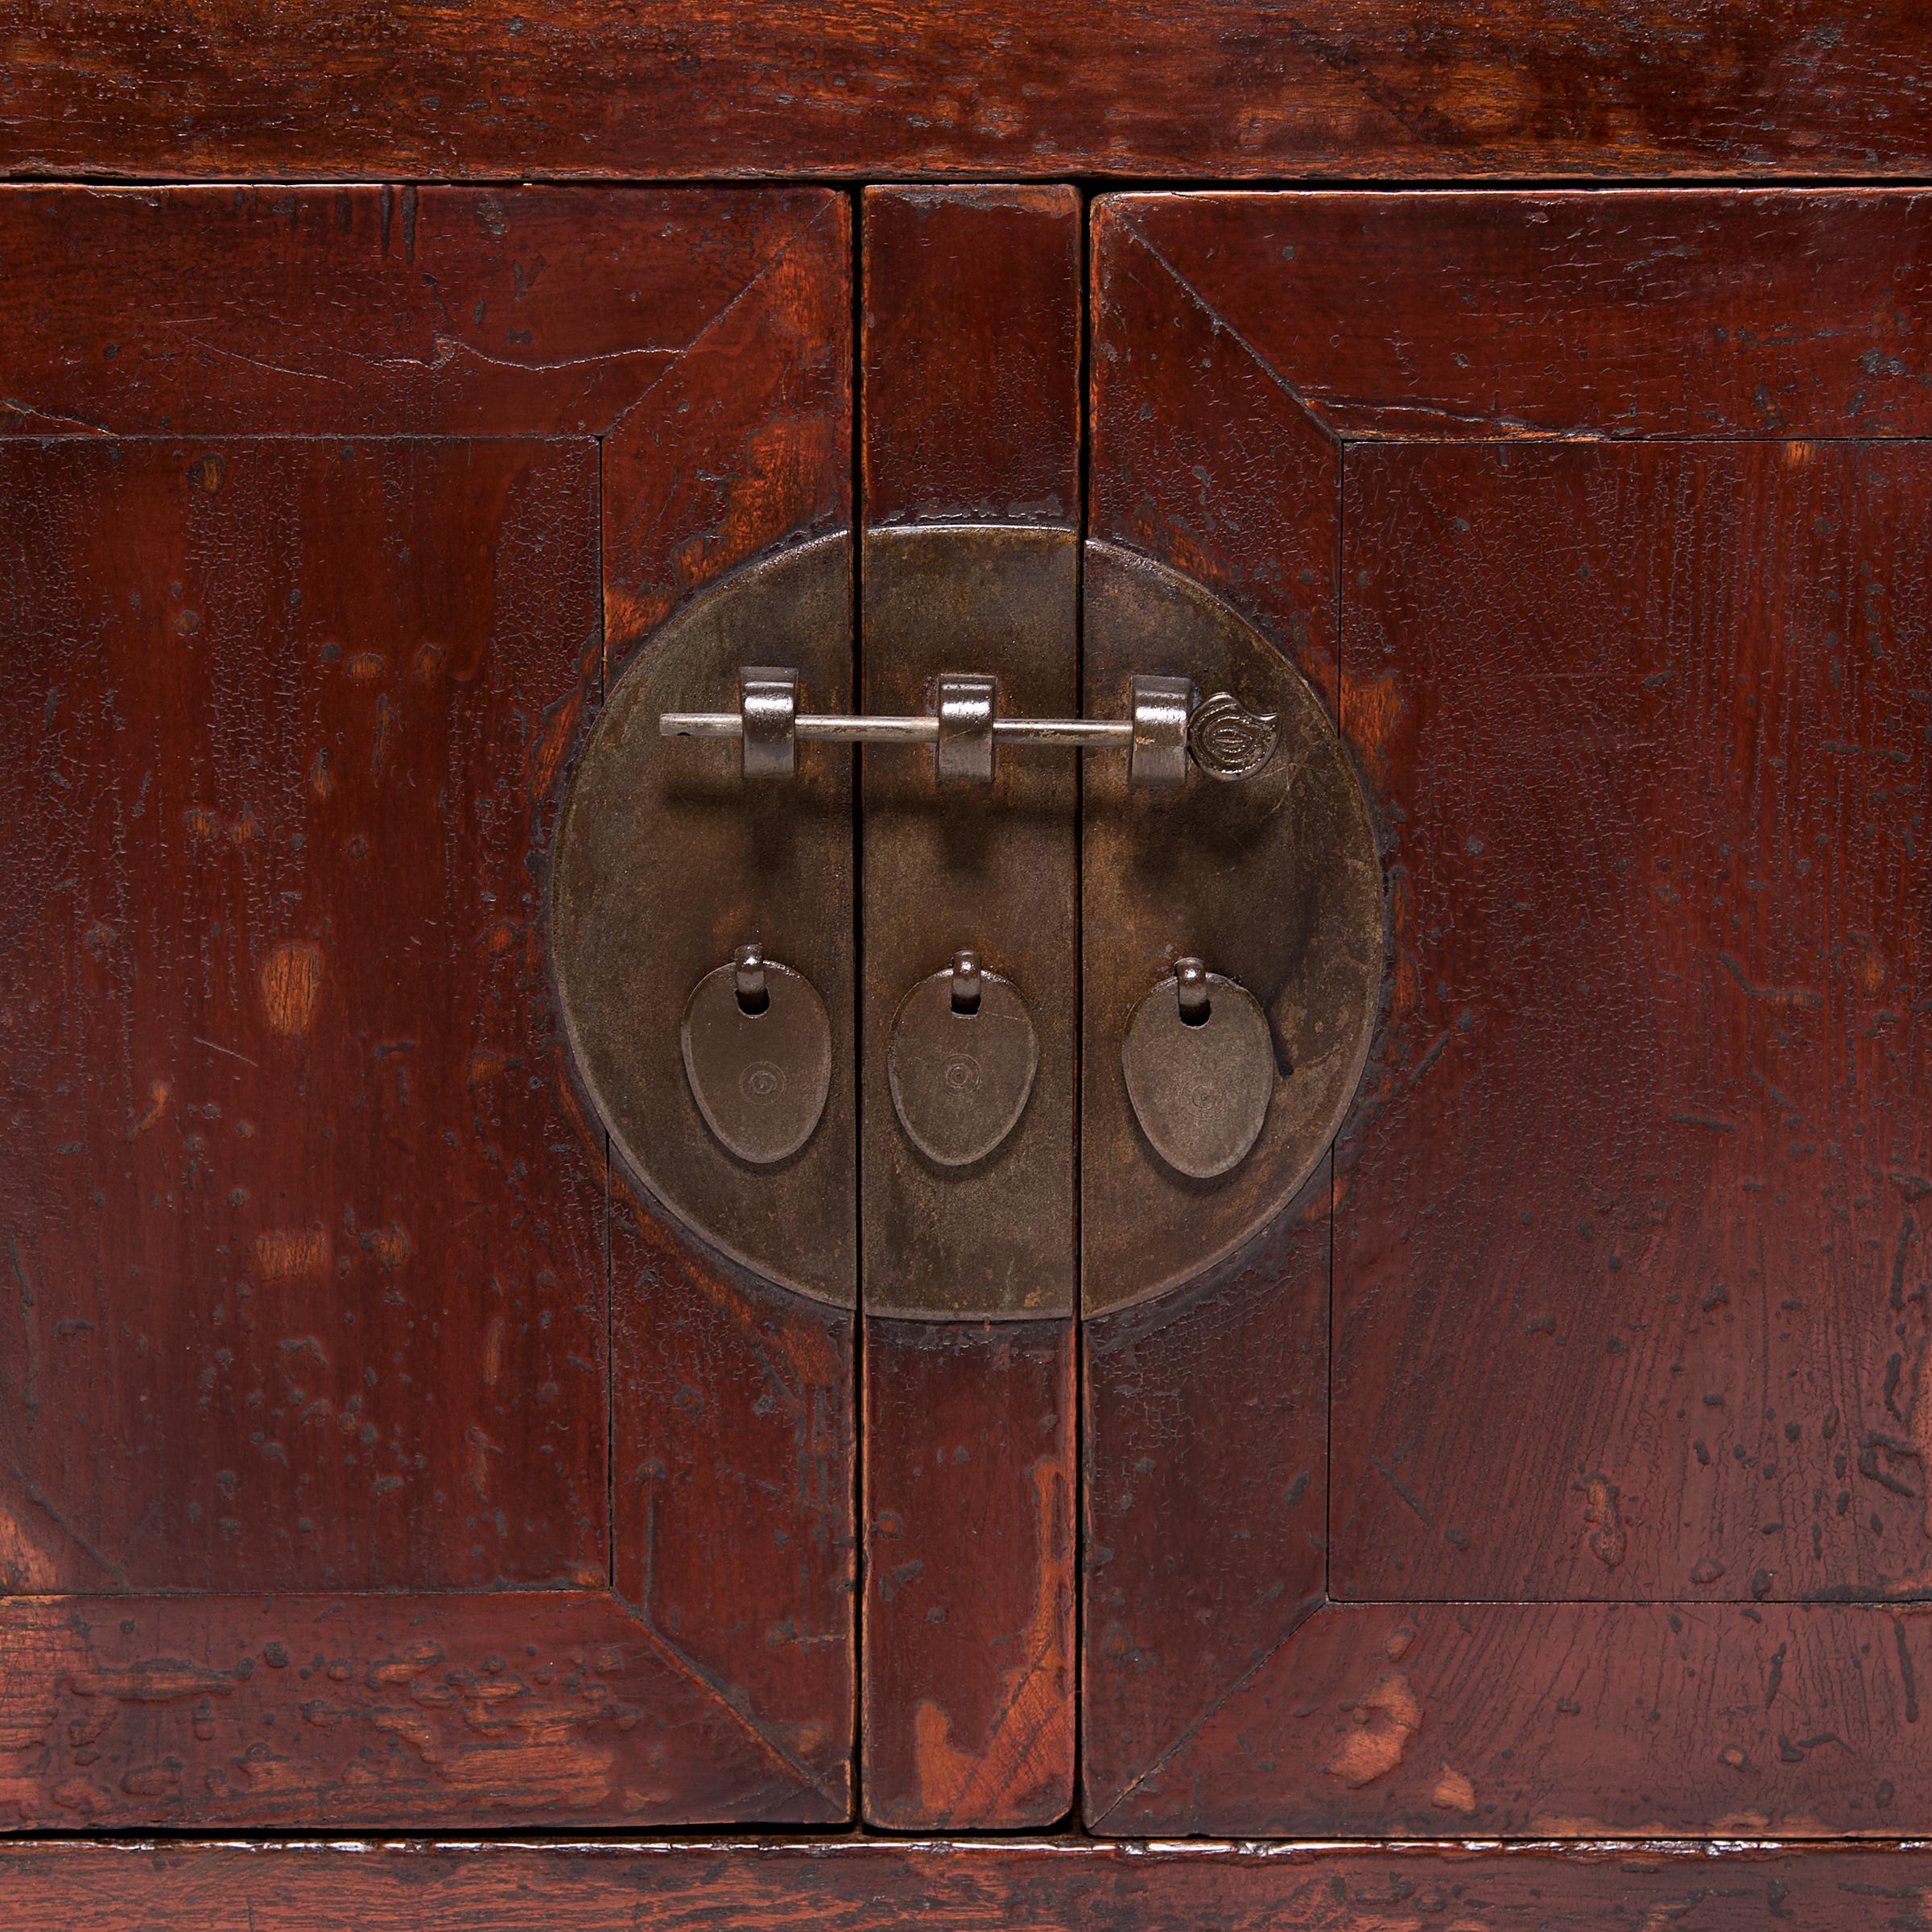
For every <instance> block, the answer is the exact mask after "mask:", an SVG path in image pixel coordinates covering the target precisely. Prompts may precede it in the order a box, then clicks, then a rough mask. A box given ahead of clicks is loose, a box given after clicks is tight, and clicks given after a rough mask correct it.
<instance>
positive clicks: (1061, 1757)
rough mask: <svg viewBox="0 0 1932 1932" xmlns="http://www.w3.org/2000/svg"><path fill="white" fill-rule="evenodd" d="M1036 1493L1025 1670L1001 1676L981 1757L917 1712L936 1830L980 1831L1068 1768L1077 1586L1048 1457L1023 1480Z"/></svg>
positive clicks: (918, 1745)
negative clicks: (1069, 1648) (1069, 1642)
mask: <svg viewBox="0 0 1932 1932" xmlns="http://www.w3.org/2000/svg"><path fill="white" fill-rule="evenodd" d="M1027 1475H1028V1476H1029V1477H1030V1480H1031V1482H1032V1484H1033V1491H1034V1597H1033V1606H1032V1611H1031V1614H1030V1616H1029V1617H1028V1619H1027V1622H1026V1629H1025V1630H1024V1632H1023V1633H1021V1636H1020V1640H1019V1645H1018V1649H1019V1653H1020V1656H1021V1658H1022V1662H1020V1663H1019V1664H1018V1665H1017V1666H1015V1667H1014V1668H1013V1669H1012V1670H1008V1671H1007V1672H1006V1673H1005V1685H1004V1687H1003V1695H1002V1696H1001V1700H1000V1705H999V1708H998V1711H997V1714H996V1715H995V1716H994V1719H993V1723H992V1724H991V1725H990V1727H989V1729H988V1732H987V1736H986V1745H985V1750H984V1751H980V1752H975V1751H972V1750H971V1749H967V1748H961V1747H960V1745H958V1744H955V1743H954V1741H953V1736H952V1729H953V1727H952V1718H951V1717H950V1716H948V1715H947V1713H946V1711H943V1709H942V1708H941V1707H939V1705H938V1704H936V1703H932V1702H931V1700H930V1699H922V1700H921V1701H920V1703H919V1706H918V1707H917V1708H916V1709H915V1710H914V1712H913V1719H912V1743H913V1768H914V1777H915V1778H916V1779H917V1781H918V1788H919V1808H920V1810H921V1812H922V1813H923V1815H924V1816H925V1817H926V1818H929V1819H931V1821H932V1822H933V1823H935V1824H941V1825H944V1826H947V1827H958V1826H965V1825H972V1824H976V1823H980V1822H982V1821H984V1820H985V1819H987V1818H992V1817H994V1816H996V1815H997V1814H998V1813H999V1812H1000V1811H1001V1810H1003V1809H1004V1808H1005V1806H1006V1804H1007V1802H1009V1800H1010V1799H1011V1798H1012V1797H1013V1796H1014V1795H1015V1794H1026V1793H1028V1792H1031V1791H1034V1790H1038V1788H1039V1787H1040V1786H1041V1785H1042V1784H1043V1783H1044V1782H1045V1781H1047V1779H1048V1778H1049V1777H1051V1776H1052V1775H1053V1774H1054V1773H1055V1769H1056V1768H1057V1767H1058V1766H1059V1765H1062V1764H1063V1763H1065V1762H1066V1761H1067V1752H1068V1750H1069V1748H1070V1747H1071V1740H1070V1739H1069V1737H1068V1736H1067V1729H1068V1726H1069V1724H1070V1723H1071V1707H1070V1703H1069V1700H1068V1699H1067V1694H1066V1693H1067V1654H1066V1637H1067V1611H1068V1609H1069V1608H1070V1607H1071V1591H1072V1587H1073V1577H1072V1570H1071V1563H1069V1561H1068V1554H1067V1543H1068V1539H1067V1537H1066V1536H1065V1535H1063V1534H1062V1530H1063V1525H1064V1523H1065V1520H1066V1510H1067V1494H1066V1472H1065V1471H1064V1470H1063V1468H1061V1466H1060V1464H1059V1463H1058V1462H1057V1461H1055V1460H1054V1459H1052V1458H1051V1457H1044V1456H1043V1457H1042V1458H1041V1459H1040V1460H1039V1461H1038V1462H1036V1463H1034V1465H1033V1467H1032V1468H1030V1470H1029V1471H1028V1472H1027Z"/></svg>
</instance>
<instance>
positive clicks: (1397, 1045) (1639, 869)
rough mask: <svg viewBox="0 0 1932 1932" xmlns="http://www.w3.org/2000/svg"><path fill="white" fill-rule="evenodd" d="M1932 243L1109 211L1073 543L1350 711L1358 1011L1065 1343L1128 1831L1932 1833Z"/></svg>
mask: <svg viewBox="0 0 1932 1932" xmlns="http://www.w3.org/2000/svg"><path fill="white" fill-rule="evenodd" d="M1929 241H1932V202H1929V201H1927V200H1926V199H1924V198H1922V197H1921V196H1917V195H1915V194H1913V193H1911V192H1903V191H1900V192H1872V193H1847V192H1809V191H1798V192H1736V191H1731V190H1711V191H1686V192H1667V193H1665V192H1649V193H1643V192H1628V193H1626V192H1616V193H1572V194H1494V195H1480V196H1479V195H1472V194H1426V193H1418V194H1399V195H1388V194H1375V195H1357V194H1314V195H1278V194H1253V195H1243V194H1227V195H1224V194H1214V195H1198V196H1195V195H1149V196H1110V197H1107V198H1104V199H1103V200H1101V201H1100V203H1099V204H1097V208H1096V227H1095V231H1094V237H1093V248H1092V260H1093V280H1092V303H1093V309H1092V317H1093V319H1092V328H1093V336H1094V354H1093V357H1092V425H1093V429H1092V435H1093V449H1092V482H1091V488H1092V499H1091V519H1092V527H1093V530H1094V532H1095V534H1096V535H1098V536H1100V537H1102V538H1104V539H1108V540H1110V541H1113V542H1115V543H1121V544H1123V545H1126V546H1129V547H1134V548H1137V549H1140V550H1141V551H1146V552H1148V553H1150V554H1151V555H1154V556H1155V557H1157V558H1159V559H1162V560H1164V561H1166V562H1169V563H1170V564H1174V565H1175V566H1176V567H1178V568H1182V569H1184V570H1187V571H1188V572H1191V574H1193V575H1195V576H1198V577H1199V578H1201V579H1202V580H1204V581H1206V582H1207V583H1208V584H1210V585H1211V586H1212V587H1213V588H1216V590H1218V591H1219V592H1220V594H1221V595H1222V596H1224V597H1226V598H1227V599H1228V600H1229V601H1231V602H1232V603H1233V604H1234V605H1236V607H1237V608H1238V609H1241V611H1243V612H1244V613H1245V614H1246V615H1247V616H1248V617H1249V618H1250V619H1251V620H1252V621H1253V622H1254V623H1256V624H1257V625H1259V626H1261V628H1262V629H1263V630H1265V632H1266V633H1267V634H1268V635H1269V637H1271V638H1273V639H1274V642H1276V644H1277V645H1278V647H1279V649H1280V650H1282V651H1284V652H1286V654H1289V656H1290V658H1292V659H1293V660H1294V662H1295V663H1298V664H1299V665H1300V666H1302V667H1303V669H1304V670H1305V671H1307V675H1309V677H1310V678H1311V679H1312V680H1314V681H1315V683H1316V684H1317V685H1318V686H1319V688H1320V689H1321V690H1322V691H1323V692H1324V693H1325V694H1326V695H1327V697H1328V699H1329V701H1330V702H1331V704H1332V706H1333V709H1334V715H1335V718H1336V720H1338V722H1339V724H1340V729H1341V730H1342V732H1343V733H1344V736H1345V737H1346V738H1347V740H1348V743H1349V744H1350V745H1351V746H1352V749H1353V753H1354V755H1355V757H1356V759H1357V761H1358V762H1359V766H1360V771H1361V774H1362V776H1363V778H1364V783H1365V785H1366V786H1367V787H1368V789H1369V793H1370V795H1371V797H1372V799H1373V801H1374V803H1375V805H1376V807H1377V811H1378V812H1379V815H1380V819H1381V837H1382V840H1383V848H1384V860H1385V868H1386V873H1387V878H1388V882H1389V905H1388V916H1389V935H1390V936H1389V963H1388V979H1387V993H1386V1005H1385V1011H1384V1013H1383V1015H1382V1018H1381V1026H1380V1029H1379V1033H1378V1042H1377V1048H1376V1051H1375V1055H1374V1058H1373V1060H1372V1063H1371V1066H1370V1069H1369V1075H1368V1078H1367V1080H1365V1082H1364V1087H1363V1089H1362V1092H1361V1096H1360V1101H1359V1104H1358V1105H1357V1107H1356V1112H1355V1114H1354V1116H1353V1118H1352V1121H1351V1123H1350V1125H1348V1128H1347V1129H1346V1130H1345V1131H1344V1134H1343V1137H1342V1138H1341V1141H1340V1144H1339V1146H1338V1147H1337V1150H1336V1152H1335V1157H1334V1158H1333V1161H1332V1162H1331V1166H1329V1168H1328V1169H1327V1170H1326V1171H1324V1172H1323V1173H1322V1174H1320V1175H1319V1177H1318V1179H1317V1181H1316V1183H1315V1184H1314V1185H1312V1186H1311V1187H1310V1188H1309V1189H1308V1190H1307V1191H1306V1193H1305V1194H1304V1195H1303V1197H1302V1201H1301V1203H1300V1206H1299V1208H1298V1211H1297V1212H1293V1213H1291V1214H1290V1215H1289V1216H1286V1218H1285V1219H1284V1220H1283V1221H1282V1223H1280V1224H1278V1226H1277V1228H1276V1229H1275V1230H1274V1232H1273V1234H1272V1235H1271V1236H1269V1237H1268V1238H1267V1239H1266V1240H1265V1241H1264V1242H1263V1243H1262V1244H1261V1245H1260V1246H1258V1247H1257V1249H1254V1251H1253V1252H1252V1253H1250V1254H1249V1256H1248V1257H1246V1258H1245V1261H1243V1262H1242V1263H1241V1265H1236V1266H1235V1267H1233V1268H1232V1269H1228V1270H1224V1272H1223V1273H1222V1274H1221V1275H1220V1277H1219V1278H1216V1279H1213V1280H1212V1281H1210V1282H1208V1283H1206V1284H1204V1285H1203V1286H1199V1288H1197V1289H1195V1290H1193V1291H1191V1292H1189V1293H1186V1294H1179V1295H1170V1296H1167V1297H1165V1298H1162V1299H1160V1300H1158V1301H1156V1302H1152V1303H1150V1304H1148V1305H1147V1306H1146V1307H1142V1308H1140V1309H1137V1310H1132V1311H1127V1312H1125V1313H1123V1314H1118V1315H1106V1316H1101V1317H1099V1318H1097V1319H1090V1320H1089V1321H1088V1323H1086V1325H1085V1327H1084V1361H1085V1397H1086V1404H1087V1409H1086V1428H1087V1436H1086V1452H1085V1468H1086V1475H1087V1484H1088V1490H1087V1524H1088V1540H1087V1543H1086V1547H1085V1587H1086V1624H1085V1674H1084V1699H1085V1706H1084V1727H1085V1748H1084V1758H1083V1765H1084V1778H1085V1805H1086V1811H1087V1816H1088V1819H1089V1821H1090V1822H1091V1823H1092V1824H1093V1825H1094V1826H1096V1827H1098V1828H1100V1829H1101V1830H1103V1831H1108V1832H1118V1833H1143V1832H1145V1833H1169V1832H1181V1831H1212V1832H1225V1833H1236V1834H1243V1835H1247V1834H1255V1835H1262V1834H1270V1833H1291V1834H1296V1835H1357V1834H1360V1835H1402V1836H1424V1835H1441V1834H1443V1833H1444V1832H1446V1831H1453V1832H1455V1833H1457V1834H1465V1833H1477V1834H1491V1833H1510V1834H1534V1835H1538V1836H1567V1835H1590V1834H1595V1833H1600V1832H1618V1833H1631V1832H1650V1833H1689V1834H1699V1833H1717V1834H1736V1833H1739V1832H1745V1831H1748V1832H1752V1833H1757V1832H1766V1833H1773V1834H1777V1835H1829V1834H1837V1833H1879V1834H1883V1833H1895V1834H1909V1833H1914V1832H1922V1831H1925V1830H1926V1829H1927V1828H1928V1827H1929V1826H1932V1803H1929V1802H1928V1798H1927V1795H1926V1794H1927V1791H1928V1789H1929V1788H1932V1787H1929V1785H1928V1773H1929V1772H1932V1761H1929V1760H1928V1748H1927V1745H1926V1741H1925V1739H1926V1732H1925V1727H1924V1726H1923V1725H1922V1724H1920V1723H1919V1722H1918V1719H1919V1699H1920V1696H1921V1691H1920V1688H1919V1687H1920V1686H1922V1684H1923V1683H1924V1682H1926V1678H1927V1674H1928V1671H1932V1650H1929V1649H1928V1640H1927V1637H1926V1629H1925V1627H1924V1624H1923V1620H1922V1619H1920V1618H1918V1617H1916V1616H1913V1615H1912V1614H1911V1613H1910V1612H1909V1611H1907V1610H1905V1609H1904V1608H1901V1605H1902V1604H1905V1603H1906V1602H1909V1601H1912V1600H1918V1599H1920V1598H1922V1597H1923V1596H1924V1594H1925V1591H1926V1587H1927V1577H1928V1574H1929V1571H1932V1504H1929V1502H1928V1496H1929V1495H1932V1475H1929V1470H1932V1464H1929V1460H1928V1459H1929V1456H1932V1352H1928V1342H1929V1340H1932V1329H1929V1327H1928V1315H1927V1307H1928V1298H1929V1296H1932V1261H1929V1260H1928V1250H1927V1246H1926V1232H1925V1230H1926V1219H1927V1207H1926V1203H1927V1198H1928V1195H1932V1062H1929V1059H1928V1045H1927V1042H1928V1038H1929V1037H1932V824H1929V823H1928V815H1927V797H1928V789H1927V788H1928V783H1929V782H1932V566H1929V565H1928V561H1927V559H1928V555H1932V547H1929V539H1932V507H1929V506H1932V456H1929V455H1928V449H1929V448H1932V445H1928V444H1927V443H1926V440H1924V439H1925V438H1926V436H1927V434H1928V431H1932V402H1929V401H1928V397H1929V395H1932V390H1928V386H1927V385H1928V380H1929V378H1928V369H1927V365H1926V354H1925V343H1926V325H1927V320H1928V316H1929V314H1932V283H1929V279H1928V278H1929V275H1932V270H1929V268H1928V249H1927V243H1928V242H1929Z"/></svg>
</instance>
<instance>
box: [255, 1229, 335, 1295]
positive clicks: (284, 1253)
mask: <svg viewBox="0 0 1932 1932" xmlns="http://www.w3.org/2000/svg"><path fill="white" fill-rule="evenodd" d="M255 1272H256V1273H257V1274H259V1275H260V1276H261V1278H262V1280H263V1281H265V1282H287V1281H294V1280H296V1279H298V1278H300V1277H302V1276H304V1275H316V1274H327V1273H328V1231H327V1230H326V1229H324V1228H320V1227H308V1228H266V1229H265V1230H264V1231H263V1232H262V1233H260V1234H258V1235H257V1236H255Z"/></svg>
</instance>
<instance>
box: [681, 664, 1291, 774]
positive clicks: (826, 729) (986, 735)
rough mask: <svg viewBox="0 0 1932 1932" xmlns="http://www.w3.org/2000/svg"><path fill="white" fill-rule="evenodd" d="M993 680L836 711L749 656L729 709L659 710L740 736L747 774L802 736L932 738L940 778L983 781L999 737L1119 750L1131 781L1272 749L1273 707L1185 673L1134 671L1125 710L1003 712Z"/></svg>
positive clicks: (1265, 754)
mask: <svg viewBox="0 0 1932 1932" xmlns="http://www.w3.org/2000/svg"><path fill="white" fill-rule="evenodd" d="M658 731H659V733H661V734H662V735H663V737H667V738H737V739H738V740H740V741H741V743H742V745H743V747H744V752H743V758H744V770H745V776H746V777H747V778H789V777H790V776H791V774H792V773H793V772H794V771H795V770H796V768H797V764H798V744H799V740H800V739H803V740H805V741H807V742H811V743H819V744H835V745H932V746H934V747H935V766H936V770H937V774H938V776H939V778H940V779H941V780H942V781H943V782H952V781H959V780H966V781H977V782H980V783H985V782H990V780H991V779H992V777H993V752H994V749H995V747H996V746H997V745H1050V746H1051V745H1059V746H1062V747H1064V748H1067V749H1074V750H1080V751H1125V752H1126V753H1127V754H1128V759H1129V765H1128V770H1129V777H1130V778H1131V779H1132V781H1133V782H1134V783H1135V784H1137V785H1144V786H1162V787H1165V786H1176V785H1180V784H1183V783H1184V782H1186V780H1187V772H1188V767H1189V766H1190V765H1191V766H1194V767H1195V769H1197V770H1199V771H1200V772H1202V773H1203V774H1204V775H1206V776H1207V777H1208V778H1220V779H1224V780H1228V781H1236V780H1240V779H1243V778H1253V777H1254V776H1255V775H1256V774H1257V773H1258V772H1260V771H1261V770H1264V769H1265V767H1266V766H1267V764H1268V761H1269V759H1270V758H1272V757H1273V756H1274V747H1275V740H1276V736H1277V732H1276V723H1275V719H1274V715H1273V714H1272V713H1269V712H1253V711H1250V710H1249V709H1248V708H1247V707H1246V706H1245V705H1244V704H1241V702H1240V701H1239V700H1237V699H1236V698H1234V697H1233V696H1230V695H1229V694H1228V692H1226V691H1216V693H1215V694H1214V695H1213V696H1211V697H1208V698H1206V699H1203V700H1199V702H1197V701H1196V698H1195V687H1194V684H1193V683H1192V681H1191V679H1187V678H1176V677H1171V676H1166V675H1136V676H1135V677H1134V679H1133V716H1131V717H1127V718H1002V717H1001V716H997V685H996V683H995V681H994V680H993V679H991V678H989V677H986V676H984V675H980V674H979V673H977V672H949V673H947V675H944V676H943V677H941V678H940V679H939V692H938V704H937V707H936V708H935V710H934V711H933V712H930V713H927V714H926V715H924V716H914V717H898V716H868V715H866V714H865V713H862V712H861V713H859V714H857V715H856V716H847V715H841V714H838V713H834V712H802V711H800V710H799V674H798V673H797V672H796V671H794V670H791V669H789V668H787V667H782V666H781V667H774V666H769V665H747V666H746V667H745V669H744V670H742V671H740V673H739V674H738V708H737V710H736V711H667V712H664V713H663V715H662V716H660V717H659V718H658Z"/></svg>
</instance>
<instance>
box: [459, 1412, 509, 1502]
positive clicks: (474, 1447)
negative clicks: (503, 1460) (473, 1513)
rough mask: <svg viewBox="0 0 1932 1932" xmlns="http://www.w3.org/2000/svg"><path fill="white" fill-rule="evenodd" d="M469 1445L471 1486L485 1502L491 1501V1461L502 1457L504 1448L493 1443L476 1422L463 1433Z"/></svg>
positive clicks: (499, 1444)
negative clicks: (496, 1456)
mask: <svg viewBox="0 0 1932 1932" xmlns="http://www.w3.org/2000/svg"><path fill="white" fill-rule="evenodd" d="M463 1439H464V1442H466V1443H468V1444H469V1486H470V1488H473V1490H475V1491H476V1492H477V1495H478V1496H481V1498H482V1499H483V1501H485V1502H488V1501H489V1459H490V1458H491V1457H492V1456H493V1455H502V1453H503V1446H502V1443H493V1442H492V1441H491V1440H490V1439H489V1437H488V1436H487V1435H485V1434H484V1432H483V1431H482V1430H481V1429H480V1428H479V1427H478V1426H477V1425H476V1424H475V1423H474V1422H472V1423H471V1424H470V1426H469V1427H468V1428H467V1429H465V1430H464V1431H463Z"/></svg>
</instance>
